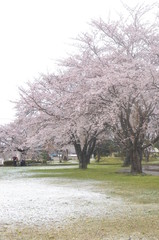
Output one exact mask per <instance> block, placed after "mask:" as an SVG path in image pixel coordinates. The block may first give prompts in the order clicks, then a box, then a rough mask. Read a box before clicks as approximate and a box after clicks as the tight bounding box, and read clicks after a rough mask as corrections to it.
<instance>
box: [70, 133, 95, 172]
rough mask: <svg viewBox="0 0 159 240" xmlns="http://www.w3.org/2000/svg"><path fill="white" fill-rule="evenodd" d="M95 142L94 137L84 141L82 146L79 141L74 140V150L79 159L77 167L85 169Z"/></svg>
mask: <svg viewBox="0 0 159 240" xmlns="http://www.w3.org/2000/svg"><path fill="white" fill-rule="evenodd" d="M95 144H96V138H95V137H94V138H92V139H91V140H90V141H88V142H87V141H86V142H85V144H84V146H83V148H82V147H81V145H80V143H77V142H76V141H75V142H74V147H75V150H76V154H77V157H78V160H79V168H80V169H86V168H87V165H88V164H89V163H90V158H91V155H92V154H93V152H94V149H95Z"/></svg>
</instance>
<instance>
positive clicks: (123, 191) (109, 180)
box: [32, 158, 159, 203]
mask: <svg viewBox="0 0 159 240" xmlns="http://www.w3.org/2000/svg"><path fill="white" fill-rule="evenodd" d="M110 162H111V159H110V158H108V159H106V160H104V159H103V160H102V161H101V162H100V163H99V164H96V163H92V164H90V165H89V166H88V169H86V170H81V169H78V167H76V168H59V169H53V168H51V169H35V170H32V173H33V177H36V178H37V177H38V178H46V177H51V178H54V177H56V178H57V177H59V178H69V179H76V180H78V179H79V180H83V181H86V180H96V181H98V184H99V187H101V188H103V189H104V188H105V189H107V188H110V189H111V193H112V194H115V195H118V196H121V197H124V198H128V199H129V200H132V201H136V202H138V203H150V202H151V203H152V202H153V203H157V202H158V199H159V176H151V175H136V176H133V175H131V174H129V173H121V172H120V169H121V168H122V164H121V163H122V162H121V161H120V160H119V159H113V164H112V165H111V164H110ZM122 169H123V168H122Z"/></svg>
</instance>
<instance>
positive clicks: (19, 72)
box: [0, 0, 151, 124]
mask: <svg viewBox="0 0 159 240" xmlns="http://www.w3.org/2000/svg"><path fill="white" fill-rule="evenodd" d="M124 2H126V3H127V4H128V5H129V6H134V5H136V4H137V3H142V2H143V1H140V0H125V1H124ZM145 2H149V3H151V0H150V1H148V0H147V1H145ZM120 8H121V3H120V0H0V124H2V123H8V122H10V121H11V120H13V117H14V113H15V111H14V109H13V107H14V104H13V103H11V102H10V100H15V99H16V98H17V97H18V86H21V85H23V84H24V83H25V82H26V81H28V80H32V79H33V78H34V77H38V74H39V73H41V72H43V73H46V72H53V71H54V69H55V64H54V62H55V60H56V59H59V58H63V57H65V56H66V53H67V52H71V49H70V48H71V47H70V44H71V43H73V40H72V38H74V37H76V36H77V35H78V34H79V33H80V32H82V31H86V30H87V29H89V26H88V24H87V23H88V22H90V20H91V19H94V18H99V17H102V18H106V17H107V16H108V12H109V11H114V10H116V11H118V12H120Z"/></svg>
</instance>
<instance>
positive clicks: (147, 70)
mask: <svg viewBox="0 0 159 240" xmlns="http://www.w3.org/2000/svg"><path fill="white" fill-rule="evenodd" d="M125 10H126V12H127V15H125V17H123V16H122V17H119V19H117V20H110V19H108V21H103V20H102V19H100V20H94V21H92V22H91V24H90V25H91V28H90V31H89V32H87V33H84V34H81V35H80V36H79V37H78V38H77V43H78V44H77V45H78V47H77V53H76V54H74V55H72V56H71V57H69V58H67V59H65V60H63V61H61V62H60V71H59V72H58V73H57V74H48V75H44V74H43V75H41V76H40V77H39V78H38V79H36V80H35V81H34V82H32V83H31V82H29V83H28V84H27V86H26V87H25V88H21V89H20V100H19V102H18V103H17V105H16V106H17V119H18V120H19V122H20V123H21V124H22V125H23V127H24V126H25V129H27V131H28V135H27V137H26V143H27V144H28V145H29V144H30V145H32V146H34V145H43V144H45V143H48V142H52V143H53V144H56V145H60V146H63V145H67V144H73V145H74V147H75V150H76V153H77V156H78V158H79V166H80V168H86V167H87V164H88V163H89V160H90V156H91V154H92V153H93V151H94V149H95V145H96V143H97V142H98V141H99V140H100V139H102V138H103V137H104V138H107V139H109V138H111V137H112V136H113V138H115V139H116V140H117V141H118V142H119V143H120V146H121V147H122V148H123V149H125V151H126V152H127V153H128V155H129V156H130V160H131V171H132V173H141V172H142V165H141V160H142V152H143V150H144V148H146V147H147V146H149V145H150V144H151V143H154V142H155V141H157V140H158V110H159V105H158V88H159V87H158V86H159V84H158V79H159V78H158V77H159V76H158V75H159V71H158V65H159V47H158V42H159V25H158V14H157V13H156V12H155V11H157V8H156V5H153V6H145V5H141V6H140V5H138V6H136V7H135V8H134V9H130V8H129V7H128V6H125ZM150 16H151V18H150ZM147 19H150V21H147ZM28 136H29V137H28Z"/></svg>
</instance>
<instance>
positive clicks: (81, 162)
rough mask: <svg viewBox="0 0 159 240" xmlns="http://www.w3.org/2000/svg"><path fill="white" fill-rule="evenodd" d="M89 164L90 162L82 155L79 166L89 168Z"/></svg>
mask: <svg viewBox="0 0 159 240" xmlns="http://www.w3.org/2000/svg"><path fill="white" fill-rule="evenodd" d="M82 155H83V154H82ZM87 164H88V163H87V161H86V158H85V157H84V156H81V157H80V159H79V168H80V169H87Z"/></svg>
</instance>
